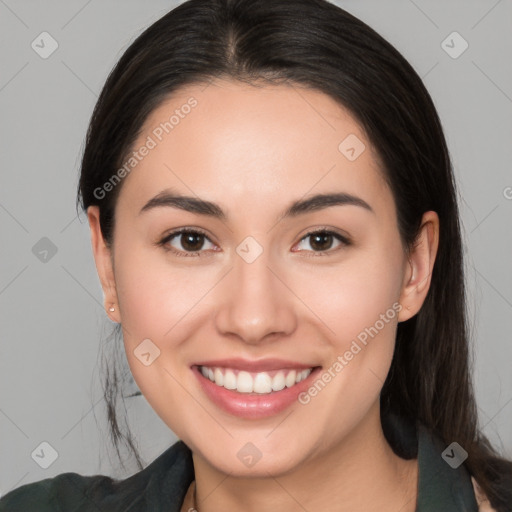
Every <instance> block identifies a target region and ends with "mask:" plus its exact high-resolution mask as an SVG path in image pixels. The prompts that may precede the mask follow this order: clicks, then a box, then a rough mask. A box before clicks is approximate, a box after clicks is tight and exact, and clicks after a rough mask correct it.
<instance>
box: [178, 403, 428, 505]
mask: <svg viewBox="0 0 512 512" xmlns="http://www.w3.org/2000/svg"><path fill="white" fill-rule="evenodd" d="M193 461H194V470H195V494H196V501H195V509H197V511H198V512H212V511H215V510H223V512H234V511H238V510H245V511H248V512H257V511H261V510H272V509H276V508H277V509H278V510H280V511H283V512H292V511H297V510H301V509H303V510H337V511H340V512H345V511H346V512H348V511H350V512H354V511H359V510H361V511H363V510H364V511H365V512H373V511H379V512H388V511H389V512H396V511H397V510H400V511H401V512H414V511H415V509H416V497H417V481H418V468H417V460H416V459H414V460H410V461H407V460H404V459H401V458H400V457H398V456H397V455H395V454H394V452H393V450H392V449H391V447H390V446H389V444H388V443H387V441H386V439H385V437H384V433H383V431H382V426H381V422H380V413H379V407H378V404H377V405H376V407H374V409H372V410H371V411H370V413H369V414H368V415H367V416H366V417H365V419H364V420H363V421H362V422H361V423H360V424H358V425H357V426H356V428H354V429H353V430H352V432H350V434H349V435H348V436H346V437H345V438H344V439H343V440H342V441H341V442H340V443H338V444H337V445H336V446H332V447H330V448H329V450H327V451H326V452H323V453H320V454H317V455H315V456H314V458H310V459H308V460H307V461H305V462H304V463H303V464H302V465H301V466H300V467H297V468H295V469H294V470H293V471H291V472H287V473H286V474H283V475H274V476H272V475H270V474H269V477H268V478H246V477H232V476H229V475H226V474H224V473H222V472H220V471H218V470H216V469H215V468H214V467H213V466H211V465H210V464H209V463H208V462H207V461H206V460H205V459H203V458H202V457H199V456H197V455H196V454H193ZM191 498H192V492H191V493H189V495H188V496H187V499H191ZM190 506H194V505H190ZM185 510H189V508H186V509H185Z"/></svg>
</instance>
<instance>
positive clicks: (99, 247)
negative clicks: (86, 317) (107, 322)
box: [87, 206, 120, 323]
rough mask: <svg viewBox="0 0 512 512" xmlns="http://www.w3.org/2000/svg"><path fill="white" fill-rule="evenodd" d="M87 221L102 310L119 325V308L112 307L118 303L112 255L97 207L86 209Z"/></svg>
mask: <svg viewBox="0 0 512 512" xmlns="http://www.w3.org/2000/svg"><path fill="white" fill-rule="evenodd" d="M87 219H88V221H89V227H90V230H91V245H92V252H93V256H94V261H95V264H96V270H97V272H98V277H99V279H100V283H101V287H102V289H103V295H104V299H103V301H104V308H105V310H106V311H107V314H108V316H109V317H110V319H111V320H112V321H113V322H117V323H119V322H120V320H119V318H118V317H119V311H118V310H119V308H115V307H114V305H115V304H117V303H118V300H117V292H116V284H115V278H114V269H113V265H112V254H111V249H110V248H109V247H108V246H107V244H106V243H105V240H104V238H103V234H102V232H101V226H100V210H99V207H98V206H89V208H87Z"/></svg>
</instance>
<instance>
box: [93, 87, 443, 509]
mask: <svg viewBox="0 0 512 512" xmlns="http://www.w3.org/2000/svg"><path fill="white" fill-rule="evenodd" d="M190 96H194V98H196V99H197V102H198V104H197V106H196V107H195V108H194V109H193V110H192V111H191V112H190V114H188V115H187V116H186V117H184V119H181V120H180V123H179V124H178V125H177V126H176V127H175V128H174V129H173V130H172V132H170V133H169V134H166V135H165V136H164V138H163V139H162V141H161V142H159V143H158V145H157V146H156V147H155V148H154V149H152V150H151V151H150V152H149V154H148V155H147V156H146V157H145V158H144V159H143V160H142V161H141V162H139V163H138V165H137V166H136V168H135V169H134V170H133V171H132V172H131V173H130V174H129V175H128V176H127V177H126V178H124V181H123V184H122V189H121V191H120V195H119V199H118V203H117V206H116V221H115V230H114V242H113V246H112V247H110V248H109V247H107V246H106V244H105V241H104V240H103V238H102V236H101V232H100V229H99V211H98V207H96V206H91V207H90V208H89V209H88V219H89V223H90V228H91V242H92V247H93V253H94V257H95V262H96V266H97V270H98V274H99V277H100V280H101V284H102V287H103V291H104V295H105V307H106V309H107V312H108V308H109V307H110V306H111V305H112V304H115V306H116V311H115V312H113V313H111V312H108V314H109V316H110V318H111V319H112V320H113V321H114V322H120V323H121V325H122V328H123V335H124V343H125V348H126V353H127V358H128V362H129V364H130V367H131V370H132V373H133V376H134V378H135V380H136V382H137V384H138V386H139V388H140V389H141V391H142V393H143V394H144V396H145V397H146V399H147V400H148V402H149V403H150V404H151V406H152V407H153V408H154V409H155V411H156V412H157V413H158V415H159V416H160V417H161V418H162V420H163V421H164V422H165V423H166V424H167V425H168V426H169V427H170V428H171V429H172V430H173V431H174V432H175V433H176V435H177V436H178V437H179V438H180V439H182V440H183V441H184V442H185V443H186V444H187V445H188V446H189V447H190V448H191V449H192V451H193V461H194V468H195V474H196V494H197V508H198V510H200V512H209V511H215V510H216V511H218V510H221V509H222V510H223V511H225V512H229V511H235V510H242V509H243V510H247V511H261V510H270V509H278V510H282V511H285V512H286V511H292V510H293V511H295V510H298V509H301V510H302V508H301V507H304V509H305V510H338V511H351V512H353V511H363V510H364V511H373V510H375V511H377V510H379V511H380V512H382V511H384V512H385V511H388V510H389V511H393V512H396V510H401V511H402V512H406V511H411V512H412V511H414V510H415V501H416V496H417V476H418V473H417V461H416V460H412V461H405V460H403V459H401V458H399V457H397V456H396V455H395V454H394V453H393V452H392V450H391V448H390V446H389V445H388V443H387V441H386V439H385V438H384V435H383V432H382V427H381V423H380V418H379V394H380V392H381V389H382V386H383V383H384V380H385V378H386V375H387V373H388V371H389V367H390V364H391V359H392V354H393V348H394V340H395V333H396V327H397V323H398V322H399V321H404V320H407V319H408V318H410V317H412V316H413V315H415V314H416V313H417V312H418V311H419V309H420V308H421V305H422V304H423V301H424V299H425V296H426V294H427V292H428V288H429V286H430V275H431V272H432V268H433V265H434V260H435V256H436V252H437V246H438V238H439V221H438V217H437V215H436V214H435V213H434V212H426V213H425V214H424V216H423V221H422V225H421V229H420V233H419V237H418V241H417V244H416V245H415V246H414V247H413V248H412V250H411V251H410V252H409V253H408V252H407V251H406V250H405V249H404V247H403V244H402V241H401V239H400V236H399V232H398V225H397V217H396V211H395V203H394V200H393V196H392V194H391V191H390V189H389V187H388V186H387V184H386V182H385V181H384V179H383V173H382V171H381V169H380V167H379V160H378V158H377V155H376V154H375V152H374V151H373V149H372V147H371V144H370V142H369V140H368V138H367V137H366V135H365V133H364V132H363V130H362V129H361V127H360V126H359V124H358V123H357V122H356V121H355V120H354V118H353V117H352V116H351V115H350V114H349V113H348V111H347V110H345V109H344V108H342V107H341V106H340V105H338V104H337V103H336V102H335V101H334V100H333V99H332V98H330V97H328V96H326V95H325V94H323V93H321V92H318V91H315V90H308V89H305V88H298V87H292V86H289V85H279V86H269V85H264V86H263V87H262V86H260V87H254V86H252V85H247V84H242V83H239V82H234V81H220V80H219V81H216V82H214V83H211V84H210V85H209V86H208V87H206V88H205V85H204V84H201V85H199V84H198V85H190V86H187V87H186V88H183V89H181V90H180V91H179V92H178V93H175V94H174V95H173V96H172V97H171V98H169V99H167V100H166V101H165V103H163V104H161V105H160V106H159V107H158V108H157V109H156V110H155V111H153V113H152V114H151V115H150V117H149V118H148V119H147V121H146V123H145V126H144V127H143V130H142V132H141V134H140V136H139V139H138V141H137V142H136V143H135V145H134V146H135V147H140V146H141V145H142V144H143V143H144V141H145V140H146V138H147V136H148V135H151V133H152V130H153V129H154V128H155V127H156V126H158V125H159V124H160V123H161V122H162V121H164V120H166V119H168V118H169V116H170V115H171V114H172V113H173V112H174V110H175V109H177V108H180V106H182V105H183V104H184V103H186V101H187V99H188V98H190ZM349 134H355V135H356V136H357V137H358V138H359V139H360V140H361V141H363V143H364V144H365V146H366V149H365V150H364V151H363V153H362V154H361V155H360V156H359V157H358V158H357V159H356V160H355V161H349V160H348V159H347V158H346V157H345V156H344V155H343V154H342V153H341V152H340V151H339V150H338V146H339V144H340V142H341V141H342V140H344V139H345V137H347V135H349ZM166 188H173V189H175V190H177V191H179V192H181V193H183V194H186V195H193V196H198V197H200V198H201V199H206V200H209V201H213V202H215V203H217V204H218V205H219V206H220V207H221V208H222V209H223V210H224V211H225V213H226V215H227V220H225V221H221V220H219V219H213V218H210V217H208V216H205V215H199V214H195V213H191V212H186V211H183V210H180V209H177V208H170V207H160V208H155V209H152V210H149V211H147V212H145V213H142V214H139V211H140V209H141V208H142V207H143V205H144V204H146V202H147V201H148V200H149V199H151V198H152V197H154V196H155V195H157V194H158V193H159V192H161V191H162V190H164V189H166ZM333 191H336V192H347V193H350V194H353V195H355V196H358V197H359V198H361V199H363V200H364V201H366V202H367V203H368V204H369V205H370V206H371V208H372V209H373V212H370V211H368V210H366V209H364V208H361V207H359V206H355V205H342V206H331V207H329V208H325V209H322V210H319V211H315V212H309V213H306V214H302V215H299V216H297V217H295V218H289V219H282V220H278V218H279V215H280V214H281V212H283V211H284V209H285V208H286V207H287V206H289V204H290V203H291V202H292V201H295V200H298V199H301V198H304V197H308V196H311V195H314V194H317V193H329V192H333ZM182 227H190V228H192V227H195V228H202V229H203V230H205V231H206V232H207V236H208V238H205V239H204V244H203V245H202V252H201V253H200V254H201V255H200V256H192V257H180V256H176V255H173V254H172V253H171V252H166V251H165V250H164V249H163V247H162V246H159V245H158V244H157V242H158V241H159V240H161V239H162V238H164V236H165V235H166V234H167V233H168V232H169V231H171V230H173V229H177V228H182ZM322 228H324V229H325V228H329V229H331V230H334V231H338V232H339V233H341V234H343V235H345V236H348V237H349V238H350V239H351V241H352V243H351V244H350V245H344V244H343V243H341V242H339V241H337V240H336V238H333V240H332V243H331V245H329V243H328V242H327V243H326V244H325V245H324V247H325V249H323V252H322V251H318V250H317V251H316V252H315V251H314V250H313V248H314V247H315V246H314V240H312V237H307V238H304V237H305V236H306V234H307V233H308V232H311V231H315V230H317V231H318V230H320V229H322ZM247 236H252V237H253V238H254V239H256V240H257V242H258V243H259V244H260V245H261V247H262V248H263V253H262V254H261V255H260V256H259V257H258V258H257V259H256V260H255V261H254V262H253V263H250V264H249V263H247V262H246V261H245V260H244V259H242V258H241V257H240V256H239V255H238V254H237V252H236V248H237V246H238V245H239V244H240V242H241V241H242V240H244V239H245V238H246V237H247ZM167 245H168V246H171V247H174V248H175V249H176V250H179V251H185V248H186V247H190V246H186V240H184V238H183V237H181V238H180V237H179V236H178V237H176V238H175V239H174V240H173V241H172V242H168V244H167ZM198 245H199V246H200V244H198ZM316 247H318V245H317V246H316ZM189 252H191V251H189ZM196 254H198V253H197V252H196ZM318 254H323V255H320V256H319V255H318ZM308 255H309V256H311V257H308ZM394 303H400V304H401V306H402V308H401V311H400V313H399V314H397V315H396V316H395V318H394V319H393V320H391V321H389V322H388V323H386V324H385V326H384V328H382V329H381V330H380V331H379V333H378V335H377V336H375V337H374V338H373V339H371V341H370V342H369V343H368V344H367V345H366V346H365V347H364V349H363V350H361V352H359V353H358V354H357V356H355V357H354V358H353V359H352V360H351V361H350V362H349V363H348V364H347V365H346V366H345V367H344V369H343V370H342V371H341V372H339V373H338V374H337V375H336V377H335V378H333V379H332V380H331V382H330V383H329V384H328V385H327V386H326V387H325V388H324V389H323V390H322V391H321V392H320V393H318V395H317V396H315V397H314V398H312V399H311V401H310V402H309V403H308V404H307V405H301V404H300V403H294V404H293V405H292V406H291V407H289V408H288V409H286V410H285V411H283V412H281V413H279V414H276V415H275V416H272V417H270V418H266V419H243V418H239V417H236V416H233V415H230V414H228V413H226V412H224V411H223V410H221V409H219V408H218V407H217V406H216V405H214V404H213V403H212V402H211V401H209V399H208V398H207V397H206V396H205V395H204V393H203V391H202V389H201V387H200V386H199V383H198V381H197V379H196V377H195V376H194V375H193V373H192V371H191V369H190V366H191V365H192V364H193V363H195V362H198V361H200V360H212V359H217V358H225V357H242V358H246V359H262V358H283V359H290V360H293V361H297V362H300V363H305V364H308V365H311V366H317V365H319V366H322V367H323V368H324V369H326V368H329V367H330V366H332V364H333V362H334V361H336V359H337V357H338V356H339V355H343V354H344V353H345V352H346V351H347V350H348V349H349V348H350V344H351V342H352V340H354V339H355V338H356V337H357V335H358V334H359V333H360V332H362V331H364V329H365V328H366V327H369V326H373V325H374V324H375V322H376V321H377V320H378V319H379V317H380V315H381V314H382V313H385V312H386V310H388V309H389V308H390V307H391V306H392V305H393V304H394ZM146 338H149V339H151V340H152V342H153V343H154V344H155V345H156V346H158V348H159V349H160V351H161V352H160V356H159V357H158V358H157V359H155V360H154V362H153V363H152V364H151V365H149V366H145V365H143V364H141V362H140V361H139V360H138V359H137V358H136V357H135V355H134V349H135V348H136V347H137V346H138V345H139V344H140V343H141V341H142V340H144V339H146ZM247 442H251V443H253V444H254V445H255V446H256V447H257V448H258V450H259V451H260V452H261V454H262V456H261V459H260V460H259V461H258V462H257V463H256V464H255V465H254V466H252V467H251V468H248V467H246V466H245V465H244V464H242V463H241V461H240V460H239V459H238V457H237V452H238V451H239V450H240V448H241V447H242V446H244V445H245V444H246V443H247ZM312 489H314V492H312ZM299 504H300V505H299ZM187 506H188V503H187V501H186V502H185V503H184V508H183V510H187ZM190 506H191V505H190Z"/></svg>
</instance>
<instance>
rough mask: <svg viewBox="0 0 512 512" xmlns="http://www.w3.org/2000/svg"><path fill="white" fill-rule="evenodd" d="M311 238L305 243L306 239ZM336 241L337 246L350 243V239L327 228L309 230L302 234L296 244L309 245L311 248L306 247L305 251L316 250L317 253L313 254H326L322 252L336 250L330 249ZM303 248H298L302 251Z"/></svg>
mask: <svg viewBox="0 0 512 512" xmlns="http://www.w3.org/2000/svg"><path fill="white" fill-rule="evenodd" d="M309 238H310V239H311V240H310V241H309V243H307V244H306V241H307V240H308V239H309ZM335 242H338V246H337V247H338V248H340V247H344V246H348V245H350V240H349V239H348V238H347V237H345V236H343V235H340V234H339V233H336V232H334V231H329V230H327V229H320V230H317V231H310V232H309V233H308V234H307V235H306V236H304V237H303V238H302V239H301V241H300V242H299V244H297V246H300V245H301V244H303V245H304V244H306V246H307V245H309V247H310V248H311V249H308V248H307V247H306V251H312V252H316V253H318V254H315V255H314V256H328V254H323V253H325V252H327V251H328V252H329V253H330V252H334V251H336V250H338V249H337V248H335V249H333V250H331V249H332V246H333V243H335ZM302 250H303V249H300V251H299V252H302Z"/></svg>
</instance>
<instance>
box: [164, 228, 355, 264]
mask: <svg viewBox="0 0 512 512" xmlns="http://www.w3.org/2000/svg"><path fill="white" fill-rule="evenodd" d="M183 234H194V235H203V236H204V237H206V238H207V239H208V240H209V241H210V242H211V240H210V239H209V237H208V235H207V233H206V232H205V231H203V230H201V229H199V228H193V229H192V228H180V229H178V230H176V231H173V232H171V233H169V234H167V235H166V236H165V237H164V238H163V239H162V240H160V241H159V242H158V245H159V246H161V247H162V248H163V249H164V250H165V251H166V252H170V253H173V254H174V255H176V256H178V257H199V256H200V254H201V252H202V251H203V250H200V251H188V252H185V251H178V250H176V249H174V248H172V247H169V246H168V245H167V244H168V243H169V242H170V241H171V240H172V239H173V238H175V237H178V236H180V235H183ZM318 234H324V235H332V236H333V237H334V238H335V239H336V240H338V241H339V242H341V243H342V246H345V247H348V246H349V245H351V244H352V242H351V241H350V240H349V239H348V238H347V237H345V236H343V235H341V234H339V233H337V232H335V231H332V230H329V229H327V228H320V229H315V230H314V231H309V232H308V233H306V234H305V235H304V236H303V237H302V238H301V239H300V240H299V243H300V242H302V241H303V240H304V239H306V238H308V237H310V236H313V235H318ZM212 243H213V242H212ZM339 249H340V247H338V248H337V249H328V250H326V251H304V250H301V251H295V252H306V253H307V252H310V253H313V254H310V255H306V256H305V257H308V258H309V257H313V258H316V257H318V256H330V255H331V253H333V252H336V251H337V250H339Z"/></svg>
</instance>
